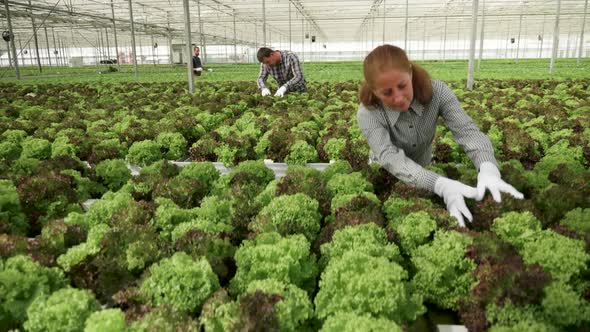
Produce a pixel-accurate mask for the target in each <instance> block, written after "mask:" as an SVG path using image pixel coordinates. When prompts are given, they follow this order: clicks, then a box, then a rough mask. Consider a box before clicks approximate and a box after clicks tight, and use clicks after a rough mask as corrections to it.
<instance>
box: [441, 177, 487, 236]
mask: <svg viewBox="0 0 590 332" xmlns="http://www.w3.org/2000/svg"><path fill="white" fill-rule="evenodd" d="M434 192H435V193H436V194H437V195H439V196H440V197H442V198H443V199H444V201H445V204H446V205H447V211H449V214H450V215H451V216H453V217H455V219H457V222H458V223H459V225H460V226H461V227H465V221H464V219H463V216H465V218H467V220H469V221H472V220H473V216H472V215H471V212H470V211H469V209H468V208H467V205H465V198H476V197H477V189H476V188H474V187H470V186H467V185H464V184H463V183H461V182H459V181H455V180H451V179H449V178H445V177H442V176H441V177H439V178H438V179H437V180H436V182H435V184H434Z"/></svg>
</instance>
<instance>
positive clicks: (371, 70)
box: [359, 44, 432, 106]
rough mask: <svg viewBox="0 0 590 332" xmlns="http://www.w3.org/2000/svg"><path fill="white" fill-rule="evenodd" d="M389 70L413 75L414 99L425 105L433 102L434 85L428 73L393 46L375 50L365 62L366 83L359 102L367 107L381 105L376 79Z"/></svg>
mask: <svg viewBox="0 0 590 332" xmlns="http://www.w3.org/2000/svg"><path fill="white" fill-rule="evenodd" d="M389 70H401V71H405V72H407V73H411V74H412V87H413V90H414V98H416V99H418V101H419V102H420V103H421V104H423V105H425V104H428V103H429V102H430V100H432V83H431V80H430V75H429V74H428V72H427V71H426V70H425V69H424V68H422V67H420V66H418V65H417V64H415V63H413V62H412V61H410V60H409V59H408V56H407V54H406V52H404V50H402V49H401V48H399V47H397V46H393V45H387V44H386V45H381V46H379V47H377V48H375V49H374V50H373V51H371V53H369V55H367V57H366V58H365V61H364V62H363V73H364V77H365V81H364V82H363V85H362V86H361V88H360V91H359V100H360V101H361V103H363V105H365V106H374V105H377V104H379V102H380V100H379V98H378V97H377V96H375V94H374V93H373V91H374V86H375V79H376V77H377V75H378V74H380V73H383V72H386V71H389Z"/></svg>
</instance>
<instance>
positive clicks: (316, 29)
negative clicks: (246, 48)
mask: <svg viewBox="0 0 590 332" xmlns="http://www.w3.org/2000/svg"><path fill="white" fill-rule="evenodd" d="M8 3H9V7H10V12H11V18H12V21H13V29H14V32H15V34H16V35H17V36H18V38H20V39H21V40H22V41H23V42H28V43H27V45H29V47H31V46H30V45H31V40H32V31H33V29H32V22H31V18H30V13H32V14H33V17H34V20H35V25H36V26H37V31H38V32H39V33H40V36H41V37H40V38H44V37H45V33H46V32H45V31H44V30H45V28H47V29H48V30H49V32H48V39H51V37H52V34H55V35H56V36H57V38H58V39H60V40H62V41H63V42H64V43H65V44H67V45H69V46H76V47H82V46H90V47H95V46H96V43H97V39H98V38H99V37H98V35H100V31H107V32H108V34H111V33H112V27H113V20H112V18H113V13H114V18H115V22H114V23H115V24H116V27H117V33H118V39H119V43H129V40H130V35H131V34H130V30H131V25H130V11H129V3H130V1H129V0H33V1H28V0H8ZM131 3H132V9H133V21H134V28H135V31H136V34H137V35H138V36H139V38H146V36H148V37H151V38H167V37H168V36H169V35H171V36H172V38H173V42H174V43H183V41H184V38H183V36H184V29H185V23H184V9H183V1H182V0H132V1H131ZM558 3H559V1H556V0H535V1H515V0H480V1H479V6H478V13H479V20H478V24H479V25H480V26H481V22H482V17H483V21H484V26H485V29H484V32H485V37H484V38H486V39H506V38H510V37H516V36H518V35H519V34H520V35H521V36H522V38H529V39H537V38H538V39H539V40H540V39H541V38H545V39H547V40H550V36H551V35H552V34H553V31H554V26H555V18H556V13H557V10H558ZM111 5H112V7H111ZM472 5H473V1H466V0H374V1H364V0H339V1H336V0H313V1H312V0H308V1H305V0H290V1H287V0H264V1H263V0H199V1H197V0H190V1H189V8H190V17H191V31H192V34H193V35H192V39H193V43H195V42H196V43H202V42H203V40H201V39H200V38H201V37H200V36H203V38H204V42H205V43H206V44H208V45H211V44H217V45H221V44H233V43H234V31H235V39H236V41H237V43H238V44H242V45H250V46H261V45H264V44H266V45H269V46H271V47H273V46H277V45H278V44H282V45H284V44H285V43H289V41H291V42H292V43H301V42H302V41H305V38H306V36H307V37H308V40H311V38H312V37H314V36H315V39H316V42H317V43H318V44H330V43H343V42H344V43H346V42H358V41H363V40H365V41H366V40H373V41H375V42H377V43H380V42H382V41H385V42H390V41H393V40H398V41H399V40H405V38H406V28H405V27H406V22H407V27H408V29H407V39H408V40H441V39H442V38H448V39H457V40H462V39H468V38H469V36H470V31H471V26H472ZM586 5H587V1H586V0H561V1H560V25H559V29H560V34H562V35H564V34H566V35H567V34H572V35H579V34H580V33H581V31H582V26H583V21H584V18H585V11H586V7H585V6H586ZM482 15H483V16H482ZM0 16H1V17H2V20H1V21H2V27H3V30H8V28H7V20H6V12H5V10H4V8H3V10H2V11H1V14H0ZM199 17H200V20H199ZM263 22H265V23H266V31H265V33H264V32H263V30H264V29H263ZM200 23H202V24H200ZM587 28H588V27H587V26H586V29H587ZM105 29H106V30H105ZM234 29H235V30H234ZM447 36H448V37H447ZM478 36H479V35H478ZM547 37H549V38H547ZM54 38H55V37H54ZM107 38H108V37H107ZM265 41H266V43H265ZM41 45H43V44H41Z"/></svg>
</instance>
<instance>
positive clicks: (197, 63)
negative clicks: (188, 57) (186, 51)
mask: <svg viewBox="0 0 590 332" xmlns="http://www.w3.org/2000/svg"><path fill="white" fill-rule="evenodd" d="M199 54H200V49H199V47H198V46H195V47H194V48H193V74H194V75H195V76H201V72H202V71H203V70H206V71H212V70H211V69H207V68H205V66H203V64H202V63H201V58H199Z"/></svg>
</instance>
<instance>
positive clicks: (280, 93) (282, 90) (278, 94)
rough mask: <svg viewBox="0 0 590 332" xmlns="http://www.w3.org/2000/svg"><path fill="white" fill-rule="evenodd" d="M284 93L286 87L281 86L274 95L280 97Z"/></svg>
mask: <svg viewBox="0 0 590 332" xmlns="http://www.w3.org/2000/svg"><path fill="white" fill-rule="evenodd" d="M285 92H287V87H286V86H284V85H283V86H282V87H280V88H279V89H278V90H277V93H275V97H282V96H283V95H284V94H285Z"/></svg>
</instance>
